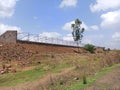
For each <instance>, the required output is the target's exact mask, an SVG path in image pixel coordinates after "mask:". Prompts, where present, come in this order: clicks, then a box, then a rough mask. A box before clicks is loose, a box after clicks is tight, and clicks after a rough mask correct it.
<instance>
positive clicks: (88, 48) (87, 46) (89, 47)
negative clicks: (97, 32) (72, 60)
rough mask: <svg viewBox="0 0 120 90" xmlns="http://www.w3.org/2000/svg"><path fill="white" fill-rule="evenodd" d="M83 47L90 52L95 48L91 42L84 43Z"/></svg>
mask: <svg viewBox="0 0 120 90" xmlns="http://www.w3.org/2000/svg"><path fill="white" fill-rule="evenodd" d="M84 48H85V49H86V50H87V51H89V52H91V53H94V50H95V46H94V45H92V44H86V45H85V46H84Z"/></svg>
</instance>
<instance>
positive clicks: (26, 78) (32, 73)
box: [0, 64, 69, 87]
mask: <svg viewBox="0 0 120 90" xmlns="http://www.w3.org/2000/svg"><path fill="white" fill-rule="evenodd" d="M44 66H45V65H42V66H36V68H34V69H33V70H28V71H23V72H17V73H8V74H4V75H0V87H5V86H15V85H17V84H23V83H26V82H31V81H34V80H37V79H39V78H41V77H42V76H44V75H45V74H47V73H56V72H58V71H60V70H61V69H63V68H67V67H69V65H66V64H63V65H57V66H56V67H53V66H50V70H48V71H45V70H44V69H43V67H44Z"/></svg>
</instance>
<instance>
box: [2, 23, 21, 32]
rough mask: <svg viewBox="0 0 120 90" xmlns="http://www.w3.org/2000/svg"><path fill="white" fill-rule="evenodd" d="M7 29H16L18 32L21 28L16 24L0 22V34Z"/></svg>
mask: <svg viewBox="0 0 120 90" xmlns="http://www.w3.org/2000/svg"><path fill="white" fill-rule="evenodd" d="M7 30H17V31H18V32H20V31H21V28H20V27H17V26H11V25H5V24H2V23H0V34H2V33H4V32H5V31H7Z"/></svg>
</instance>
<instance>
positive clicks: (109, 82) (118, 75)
mask: <svg viewBox="0 0 120 90" xmlns="http://www.w3.org/2000/svg"><path fill="white" fill-rule="evenodd" d="M84 90H120V66H118V67H116V68H114V69H113V70H112V71H110V72H109V73H106V74H105V75H103V76H102V77H101V78H100V79H98V80H97V81H96V82H95V83H94V84H93V85H92V86H90V87H87V88H85V89H84Z"/></svg>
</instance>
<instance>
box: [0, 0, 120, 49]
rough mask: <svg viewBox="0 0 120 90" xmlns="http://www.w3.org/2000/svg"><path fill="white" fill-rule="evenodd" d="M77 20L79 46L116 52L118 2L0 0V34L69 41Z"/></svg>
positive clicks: (119, 31)
mask: <svg viewBox="0 0 120 90" xmlns="http://www.w3.org/2000/svg"><path fill="white" fill-rule="evenodd" d="M76 18H79V19H80V20H81V21H82V22H83V23H82V27H84V28H85V32H84V37H83V40H82V42H83V43H91V44H94V45H97V46H105V47H110V48H113V49H115V48H117V49H120V0H0V34H2V33H3V32H5V31H6V30H18V31H20V32H29V33H32V34H40V35H43V36H49V37H57V38H62V39H64V40H72V37H71V31H72V29H71V24H72V23H74V20H75V19H76Z"/></svg>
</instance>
